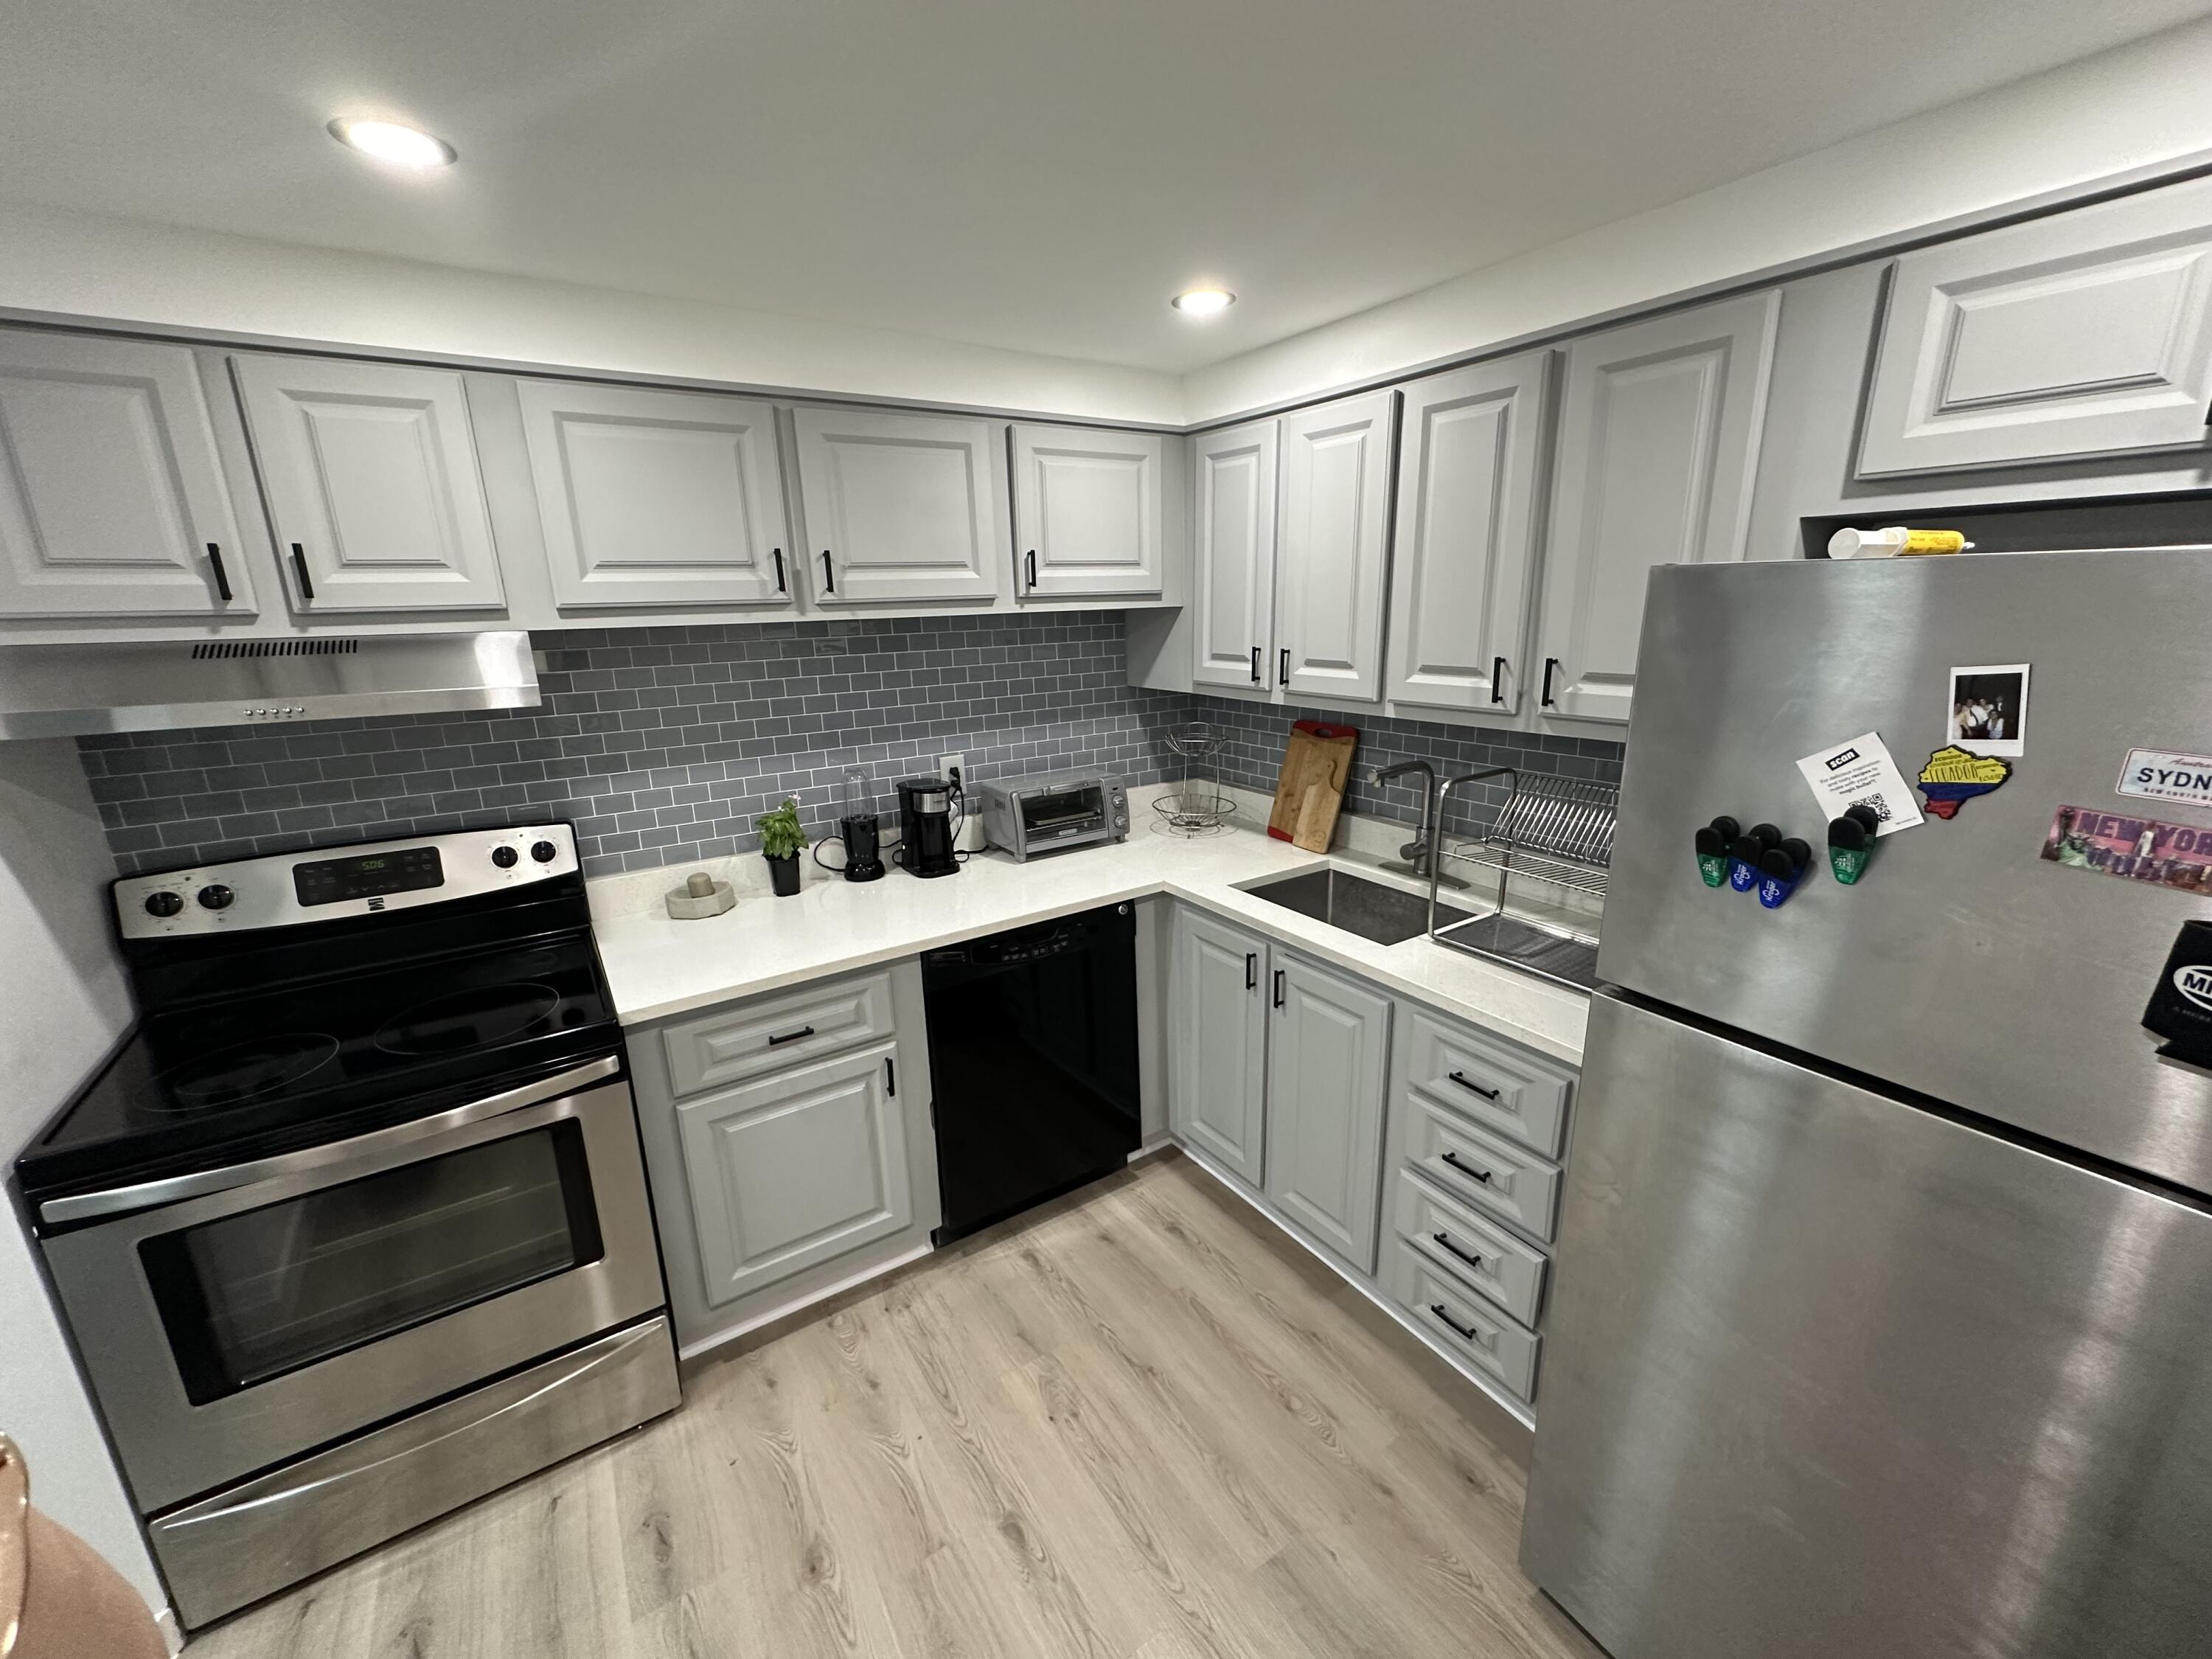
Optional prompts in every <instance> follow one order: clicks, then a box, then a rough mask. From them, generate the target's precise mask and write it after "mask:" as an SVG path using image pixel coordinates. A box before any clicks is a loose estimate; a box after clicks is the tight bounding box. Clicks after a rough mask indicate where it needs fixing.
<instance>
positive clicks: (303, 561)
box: [292, 542, 315, 605]
mask: <svg viewBox="0 0 2212 1659" xmlns="http://www.w3.org/2000/svg"><path fill="white" fill-rule="evenodd" d="M292 574H294V575H295V576H297V577H298V578H299V579H300V597H301V599H305V600H306V601H307V603H308V604H309V605H313V603H314V602H315V585H314V583H313V582H311V581H309V580H307V555H306V554H305V553H304V552H302V551H301V549H300V544H299V543H297V542H294V543H293V544H292Z"/></svg>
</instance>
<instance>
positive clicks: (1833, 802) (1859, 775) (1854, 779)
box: [1797, 732, 1925, 836]
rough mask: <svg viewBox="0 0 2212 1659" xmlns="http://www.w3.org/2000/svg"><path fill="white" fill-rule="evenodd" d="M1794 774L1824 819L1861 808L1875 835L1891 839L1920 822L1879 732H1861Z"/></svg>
mask: <svg viewBox="0 0 2212 1659" xmlns="http://www.w3.org/2000/svg"><path fill="white" fill-rule="evenodd" d="M1797 771H1798V774H1799V775H1800V776H1802V778H1803V779H1804V780H1805V787H1807V788H1808V789H1810V790H1811V791H1812V792H1813V799H1815V800H1817V801H1819V802H1820V816H1821V817H1824V818H1839V817H1844V815H1845V814H1846V813H1848V812H1849V811H1850V809H1851V808H1852V807H1854V806H1863V807H1865V808H1866V809H1867V811H1869V812H1871V813H1873V814H1874V817H1875V824H1876V826H1877V827H1876V829H1875V835H1876V836H1893V835H1895V834H1896V833H1897V832H1898V831H1899V830H1900V829H1911V828H1912V827H1913V826H1914V825H1915V824H1918V823H1924V822H1925V820H1924V819H1923V818H1922V817H1921V816H1920V809H1919V808H1918V807H1917V806H1916V805H1914V804H1913V800H1912V791H1911V788H1910V787H1908V786H1907V785H1906V783H1905V774H1904V773H1903V772H1901V771H1899V769H1898V765H1897V762H1896V761H1895V760H1894V759H1893V758H1892V757H1891V755H1890V752H1889V745H1888V744H1886V743H1884V742H1883V741H1882V740H1881V733H1880V732H1860V733H1859V735H1858V736H1857V737H1856V738H1852V739H1851V740H1850V742H1848V743H1838V744H1832V745H1830V746H1829V747H1828V748H1826V749H1822V750H1816V751H1815V752H1814V753H1813V754H1810V755H1807V756H1804V757H1802V758H1801V759H1800V760H1799V761H1798V763H1797Z"/></svg>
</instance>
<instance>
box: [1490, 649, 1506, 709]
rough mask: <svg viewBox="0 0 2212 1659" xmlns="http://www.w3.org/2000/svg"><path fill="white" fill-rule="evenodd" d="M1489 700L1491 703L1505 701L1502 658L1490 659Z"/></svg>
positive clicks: (1503, 661) (1503, 663) (1503, 662)
mask: <svg viewBox="0 0 2212 1659" xmlns="http://www.w3.org/2000/svg"><path fill="white" fill-rule="evenodd" d="M1490 700H1491V702H1504V701H1505V659H1504V658H1503V657H1492V659H1490Z"/></svg>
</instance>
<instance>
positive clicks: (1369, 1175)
mask: <svg viewBox="0 0 2212 1659" xmlns="http://www.w3.org/2000/svg"><path fill="white" fill-rule="evenodd" d="M1273 987H1274V995H1273V1008H1272V1012H1273V1019H1272V1021H1271V1022H1270V1026H1269V1030H1268V1033H1267V1073H1268V1078H1269V1087H1268V1091H1267V1126H1268V1135H1267V1142H1268V1150H1267V1196H1268V1197H1269V1198H1270V1199H1272V1200H1274V1203H1275V1205H1276V1207H1277V1208H1279V1209H1280V1210H1281V1211H1282V1212H1283V1213H1284V1214H1285V1215H1287V1216H1289V1217H1290V1218H1291V1220H1293V1221H1295V1222H1297V1224H1298V1225H1300V1226H1301V1227H1303V1228H1304V1229H1305V1231H1308V1232H1310V1233H1311V1234H1312V1235H1313V1236H1314V1237H1316V1238H1317V1239H1319V1240H1321V1242H1322V1243H1324V1244H1327V1245H1328V1246H1329V1247H1330V1248H1331V1249H1334V1250H1335V1251H1336V1253H1337V1254H1338V1255H1341V1256H1342V1257H1343V1258H1344V1259H1345V1260H1346V1261H1349V1262H1350V1263H1352V1266H1353V1267H1358V1268H1360V1269H1361V1270H1363V1271H1364V1272H1372V1271H1373V1270H1374V1267H1375V1212H1376V1204H1377V1194H1378V1189H1379V1188H1380V1187H1381V1185H1382V1180H1383V1083H1384V1080H1385V1076H1386V1070H1387V1067H1388V1066H1389V1047H1390V1000H1389V998H1388V997H1386V996H1384V995H1383V994H1381V993H1379V992H1376V991H1372V990H1370V989H1368V988H1367V987H1365V986H1363V985H1359V984H1357V983H1355V982H1354V981H1351V980H1347V979H1343V978H1340V976H1338V975H1335V974H1333V973H1329V972H1328V971H1327V970H1325V969H1321V968H1317V967H1316V966H1314V965H1313V964H1312V963H1309V962H1305V961H1304V960H1302V959H1300V958H1299V957H1293V956H1291V955H1289V954H1288V953H1286V952H1285V953H1283V954H1282V955H1281V958H1280V960H1279V962H1278V963H1277V965H1276V967H1275V969H1274V973H1273Z"/></svg>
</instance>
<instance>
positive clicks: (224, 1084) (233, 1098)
mask: <svg viewBox="0 0 2212 1659" xmlns="http://www.w3.org/2000/svg"><path fill="white" fill-rule="evenodd" d="M337 1052H338V1040H337V1038H336V1037H334V1036H324V1035H323V1034H322V1033H321V1032H319V1031H291V1032H287V1033H285V1034H284V1035H283V1036H272V1037H255V1038H252V1039H251V1040H249V1041H247V1042H234V1043H233V1044H232V1045H231V1046H230V1047H229V1048H217V1049H216V1050H215V1052H214V1053H212V1054H200V1055H198V1056H196V1057H195V1058H193V1059H191V1060H185V1061H182V1062H181V1063H179V1065H177V1066H174V1067H173V1068H172V1069H171V1070H170V1071H168V1072H167V1073H164V1074H163V1080H164V1081H165V1082H167V1085H168V1093H167V1097H165V1098H163V1099H161V1100H158V1101H155V1102H152V1103H151V1104H152V1105H153V1107H154V1109H155V1110H157V1111H176V1112H190V1111H199V1110H203V1109H206V1108H209V1107H219V1106H234V1105H237V1104H239V1103H241V1102H244V1101H248V1100H252V1099H255V1098H257V1097H259V1096H262V1095H265V1094H268V1093H269V1092H270V1091H272V1090H276V1089H282V1088H284V1087H286V1086H288V1085H290V1084H291V1083H293V1082H295V1081H296V1080H297V1079H301V1078H303V1077H305V1076H306V1075H307V1073H310V1072H313V1071H315V1070H318V1069H319V1068H320V1067H322V1066H327V1065H329V1064H330V1063H331V1060H334V1059H336V1058H337Z"/></svg>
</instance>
